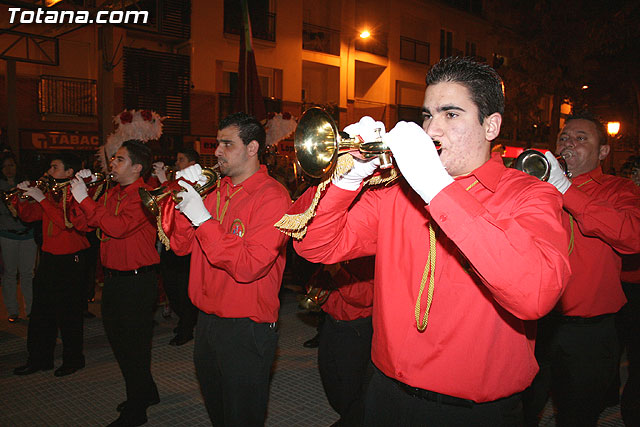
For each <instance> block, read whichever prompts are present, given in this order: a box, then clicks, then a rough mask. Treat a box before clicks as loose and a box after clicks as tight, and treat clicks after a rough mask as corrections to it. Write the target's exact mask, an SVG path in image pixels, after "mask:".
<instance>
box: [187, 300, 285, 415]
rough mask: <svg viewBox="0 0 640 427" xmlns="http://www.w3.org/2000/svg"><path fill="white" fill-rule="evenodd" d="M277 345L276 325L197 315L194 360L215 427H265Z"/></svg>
mask: <svg viewBox="0 0 640 427" xmlns="http://www.w3.org/2000/svg"><path fill="white" fill-rule="evenodd" d="M277 343H278V333H277V330H276V325H275V324H269V323H256V322H254V321H252V320H250V319H247V318H242V319H225V318H220V317H218V316H216V315H213V314H206V313H203V312H200V316H199V318H198V325H197V326H196V342H195V346H194V353H193V360H194V363H195V367H196V375H197V377H198V381H199V383H200V389H201V391H202V396H203V398H204V404H205V406H206V408H207V412H208V413H209V418H210V419H211V423H212V424H213V425H214V426H216V427H224V426H238V427H251V426H263V425H264V421H265V417H266V415H267V402H268V398H269V379H270V373H271V365H272V364H273V360H274V358H275V354H276V346H277Z"/></svg>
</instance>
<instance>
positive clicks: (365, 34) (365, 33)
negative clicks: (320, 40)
mask: <svg viewBox="0 0 640 427" xmlns="http://www.w3.org/2000/svg"><path fill="white" fill-rule="evenodd" d="M358 37H360V38H361V39H367V38H369V37H371V33H370V32H369V30H366V29H365V30H362V31H361V32H360V34H358V36H357V37H349V44H348V45H347V67H346V71H347V81H346V84H345V91H346V99H347V104H349V61H350V57H351V44H352V43H353V41H354V40H356V39H357V38H358ZM353 84H354V87H355V67H354V75H353ZM348 109H349V107H348V105H347V110H348Z"/></svg>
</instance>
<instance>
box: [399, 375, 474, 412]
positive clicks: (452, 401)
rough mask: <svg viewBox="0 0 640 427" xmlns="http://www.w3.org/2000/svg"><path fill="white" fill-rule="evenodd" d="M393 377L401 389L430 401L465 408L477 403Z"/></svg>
mask: <svg viewBox="0 0 640 427" xmlns="http://www.w3.org/2000/svg"><path fill="white" fill-rule="evenodd" d="M391 379H392V380H393V382H395V383H396V385H397V386H398V388H399V389H400V390H402V391H404V392H405V393H407V394H408V395H410V396H413V397H417V398H420V399H424V400H428V401H430V402H437V403H440V404H442V405H451V406H463V407H465V408H471V407H473V406H474V405H475V404H476V403H475V402H474V401H473V400H468V399H461V398H459V397H454V396H449V395H448V394H442V393H436V392H435V391H429V390H424V389H421V388H417V387H411V386H410V385H408V384H405V383H403V382H400V381H398V380H396V379H395V378H391Z"/></svg>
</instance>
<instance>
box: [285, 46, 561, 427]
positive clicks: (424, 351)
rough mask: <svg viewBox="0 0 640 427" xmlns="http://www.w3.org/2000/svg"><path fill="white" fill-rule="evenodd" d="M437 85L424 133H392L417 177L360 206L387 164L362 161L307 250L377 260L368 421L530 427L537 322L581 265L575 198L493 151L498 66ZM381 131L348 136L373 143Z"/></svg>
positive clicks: (444, 70) (466, 62) (454, 69)
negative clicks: (573, 260) (572, 248)
mask: <svg viewBox="0 0 640 427" xmlns="http://www.w3.org/2000/svg"><path fill="white" fill-rule="evenodd" d="M427 85H428V86H427V89H426V92H425V98H424V104H423V108H422V111H423V125H422V129H421V128H420V127H419V126H417V125H416V124H414V123H406V122H400V123H398V124H397V125H396V126H395V128H394V129H393V130H391V131H390V132H389V133H387V134H384V135H383V136H382V138H383V141H384V142H385V143H386V144H387V145H388V147H389V148H390V149H391V151H392V153H393V156H394V158H395V161H396V163H397V166H398V168H399V170H400V172H402V174H403V177H404V179H403V180H401V181H400V182H399V183H397V184H396V185H393V186H390V187H385V188H379V189H373V190H370V191H366V192H364V193H363V194H362V195H361V198H360V199H359V200H357V201H355V202H354V200H355V199H356V196H357V195H358V193H359V192H360V189H361V188H362V181H363V180H364V179H365V178H367V177H368V176H369V175H371V174H372V173H373V172H374V171H375V170H376V168H377V165H378V159H377V158H375V159H373V160H368V161H358V160H357V159H356V160H355V161H354V163H355V165H354V167H353V168H352V169H351V170H350V171H348V172H347V173H345V174H344V175H342V176H340V177H336V178H334V179H333V184H332V185H331V186H330V187H329V188H328V189H327V190H326V192H325V194H324V196H323V198H322V199H321V200H320V203H319V205H318V209H317V212H316V216H315V217H314V218H313V220H312V221H311V222H310V223H309V226H308V227H309V228H308V232H307V235H306V237H304V238H303V239H302V240H301V241H298V242H295V243H294V247H295V249H296V250H297V251H298V253H299V254H300V255H302V256H303V257H305V258H307V259H309V260H310V261H313V262H322V263H335V262H340V261H342V260H346V259H350V258H356V257H362V256H368V255H375V256H376V270H375V279H374V281H375V285H374V288H375V289H374V302H373V307H374V309H373V330H374V334H373V343H372V361H373V363H374V365H375V372H374V375H373V378H372V380H371V383H370V386H369V388H368V392H367V395H366V397H365V421H364V425H367V426H377V425H381V426H391V425H404V426H418V425H464V426H472V425H520V424H521V423H522V417H523V414H522V402H521V399H520V393H521V392H522V391H523V390H524V389H525V388H526V387H527V386H528V385H529V384H530V383H531V381H532V379H533V377H534V376H535V374H536V372H537V370H538V366H537V364H536V360H535V357H534V352H533V347H534V339H535V324H534V322H532V320H535V319H538V318H540V317H542V316H544V315H545V314H546V313H547V312H549V310H551V308H552V307H553V306H554V305H555V303H556V301H557V300H558V298H559V297H560V294H561V293H562V290H563V289H564V286H565V284H566V281H567V278H568V276H569V272H570V270H569V265H568V259H567V247H568V239H567V234H566V232H565V230H564V229H563V227H562V222H561V214H562V200H561V198H560V195H559V193H558V192H557V191H555V189H554V188H553V186H551V185H549V184H548V183H544V182H540V181H538V180H537V179H536V178H533V177H531V176H529V175H526V174H524V173H522V172H520V171H517V170H513V169H507V168H505V167H504V165H503V163H502V159H501V158H500V156H499V155H498V154H494V155H493V156H492V155H491V152H490V145H491V141H492V140H494V139H495V138H496V137H497V136H498V134H499V132H500V126H501V123H502V114H503V111H504V93H503V90H502V81H501V79H500V77H499V76H498V75H497V73H496V72H495V71H494V70H493V69H492V68H490V67H489V66H487V65H483V64H479V63H476V62H474V61H472V60H471V59H468V58H446V59H443V60H441V61H440V62H439V63H438V64H436V65H435V66H433V68H432V69H431V70H430V71H429V73H428V74H427ZM367 123H369V124H367ZM377 126H380V125H379V124H376V123H373V121H372V120H371V119H370V118H368V120H364V121H361V122H360V123H359V124H357V125H354V126H349V127H348V128H347V129H345V130H346V131H347V132H348V133H349V134H350V135H351V136H356V135H362V136H364V139H365V140H368V139H369V138H371V135H372V134H373V131H374V127H377ZM432 138H433V140H437V141H438V142H439V145H440V148H441V152H440V155H438V151H437V150H436V147H435V146H434V143H433V141H432Z"/></svg>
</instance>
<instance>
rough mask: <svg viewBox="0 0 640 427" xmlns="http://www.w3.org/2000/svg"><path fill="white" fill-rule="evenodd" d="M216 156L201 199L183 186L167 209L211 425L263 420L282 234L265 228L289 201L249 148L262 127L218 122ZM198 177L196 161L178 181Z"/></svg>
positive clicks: (241, 119) (246, 119)
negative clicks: (182, 259)
mask: <svg viewBox="0 0 640 427" xmlns="http://www.w3.org/2000/svg"><path fill="white" fill-rule="evenodd" d="M217 139H218V144H219V145H218V148H217V149H216V156H217V158H218V165H219V166H220V172H221V173H222V174H223V175H224V178H222V179H221V180H220V181H218V185H217V188H216V189H215V190H214V191H212V192H210V193H209V194H208V195H207V196H206V197H205V198H204V199H203V198H202V197H201V196H200V195H199V194H198V193H197V192H196V191H195V190H194V189H193V187H192V186H191V185H189V184H188V183H186V182H184V181H180V185H182V187H184V189H185V191H183V192H181V193H179V194H178V196H179V197H181V198H182V202H180V203H179V204H178V205H177V206H176V207H177V208H178V209H179V210H180V212H182V214H183V215H176V219H175V222H176V224H175V231H174V232H173V233H172V234H171V235H170V236H169V237H170V239H171V248H172V249H173V250H174V251H175V252H176V254H178V255H187V254H191V271H190V276H189V296H190V297H191V300H192V301H193V303H194V304H195V305H196V307H198V308H199V309H200V314H199V317H198V323H197V326H196V336H195V348H194V356H193V357H194V363H195V368H196V375H197V377H198V381H199V382H200V387H201V390H202V395H203V397H204V402H205V406H206V408H207V411H208V413H209V417H210V418H211V421H212V423H213V425H242V426H259V425H263V424H264V420H265V417H266V410H267V401H268V395H269V376H270V372H271V365H272V363H273V360H274V358H275V351H276V345H277V340H278V334H277V329H276V321H277V320H278V309H279V307H280V302H279V300H278V292H279V290H280V284H281V282H282V274H283V272H284V265H285V243H286V240H287V239H286V237H285V236H284V235H283V234H281V233H279V232H278V230H276V229H275V228H274V227H273V224H274V223H275V222H276V221H277V220H278V219H279V218H280V217H282V215H283V214H284V213H285V212H286V210H287V209H288V208H289V205H290V203H291V201H290V199H289V194H288V193H287V190H286V189H285V188H284V187H283V186H282V185H281V184H280V183H278V182H277V181H276V180H275V179H273V178H271V177H270V176H269V175H268V173H267V169H266V167H265V166H264V165H260V162H259V160H258V159H259V153H261V152H262V151H263V150H264V147H265V139H266V135H265V130H264V128H263V127H262V125H261V124H260V122H258V121H257V120H256V119H255V118H253V117H251V116H248V115H246V114H244V113H236V114H232V115H230V116H228V117H226V118H225V119H223V120H222V121H221V122H220V125H219V126H218V136H217ZM180 177H182V178H184V179H186V180H187V181H190V182H198V181H200V182H202V180H204V179H205V177H204V176H203V175H201V168H200V166H199V165H194V166H190V167H188V168H186V169H184V170H182V171H180V172H178V178H180Z"/></svg>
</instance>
